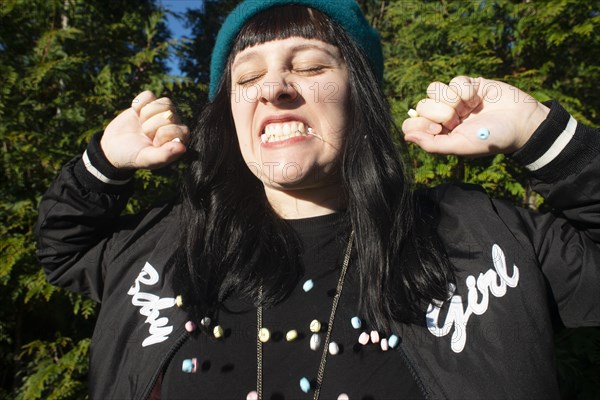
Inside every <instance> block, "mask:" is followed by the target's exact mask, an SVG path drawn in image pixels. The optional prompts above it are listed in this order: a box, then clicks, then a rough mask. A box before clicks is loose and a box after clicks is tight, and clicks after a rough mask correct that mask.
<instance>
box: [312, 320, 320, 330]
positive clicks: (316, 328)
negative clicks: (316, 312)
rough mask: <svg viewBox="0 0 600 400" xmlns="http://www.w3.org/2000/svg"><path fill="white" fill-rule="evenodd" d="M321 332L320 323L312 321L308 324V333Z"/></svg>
mask: <svg viewBox="0 0 600 400" xmlns="http://www.w3.org/2000/svg"><path fill="white" fill-rule="evenodd" d="M320 330H321V323H320V322H319V321H318V320H316V319H313V321H312V322H311V323H310V331H311V332H315V333H316V332H319V331H320Z"/></svg>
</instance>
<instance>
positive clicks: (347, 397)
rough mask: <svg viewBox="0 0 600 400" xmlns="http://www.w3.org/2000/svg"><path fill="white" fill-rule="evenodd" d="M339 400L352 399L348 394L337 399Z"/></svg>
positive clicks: (343, 394)
mask: <svg viewBox="0 0 600 400" xmlns="http://www.w3.org/2000/svg"><path fill="white" fill-rule="evenodd" d="M337 400H350V397H349V396H348V395H347V394H346V393H342V394H340V395H339V396H338V397H337Z"/></svg>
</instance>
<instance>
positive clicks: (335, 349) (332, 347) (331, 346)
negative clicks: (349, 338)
mask: <svg viewBox="0 0 600 400" xmlns="http://www.w3.org/2000/svg"><path fill="white" fill-rule="evenodd" d="M339 352H340V346H338V344H337V343H336V342H331V343H329V354H331V355H332V356H335V355H336V354H338V353H339Z"/></svg>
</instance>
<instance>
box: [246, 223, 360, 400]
mask: <svg viewBox="0 0 600 400" xmlns="http://www.w3.org/2000/svg"><path fill="white" fill-rule="evenodd" d="M353 239H354V231H352V232H351V233H350V238H349V239H348V247H347V248H346V253H345V255H344V263H343V264H342V271H341V272H340V278H339V280H338V284H337V288H336V291H335V296H334V297H333V304H332V306H331V313H330V315H329V323H328V324H327V334H326V335H325V342H324V343H323V353H322V354H321V361H320V363H319V369H318V370H317V381H316V385H315V392H314V395H313V400H318V399H319V394H320V393H321V386H322V385H323V378H324V376H325V366H326V364H327V354H328V352H329V344H330V341H331V333H332V331H333V322H334V321H335V313H336V311H337V307H338V303H339V301H340V297H341V296H342V290H343V288H344V280H345V279H346V272H347V271H348V265H349V264H350V254H351V253H352V241H353ZM259 295H260V297H261V298H262V287H261V288H260V291H259ZM256 324H257V334H256V364H257V365H256V399H258V400H262V398H263V387H262V383H263V351H262V344H263V342H262V341H261V339H260V338H261V330H262V329H263V326H262V324H263V308H262V306H258V307H257V309H256ZM303 379H305V378H303ZM251 393H252V394H253V395H254V393H253V392H251ZM253 397H254V396H253Z"/></svg>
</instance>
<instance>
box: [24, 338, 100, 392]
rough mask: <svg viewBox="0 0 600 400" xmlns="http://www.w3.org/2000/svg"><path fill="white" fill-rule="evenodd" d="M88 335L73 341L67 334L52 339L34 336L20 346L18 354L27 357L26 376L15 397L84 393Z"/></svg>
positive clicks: (85, 390) (85, 388) (85, 389)
mask: <svg viewBox="0 0 600 400" xmlns="http://www.w3.org/2000/svg"><path fill="white" fill-rule="evenodd" d="M89 347H90V339H83V340H80V341H79V342H78V343H73V340H71V339H70V338H67V337H62V336H61V337H58V338H57V339H56V340H55V341H53V342H47V341H41V340H35V341H33V342H30V343H28V344H26V345H25V346H23V352H22V353H21V357H23V358H27V359H30V361H29V362H28V363H27V366H26V367H27V370H28V371H29V372H30V374H29V376H28V378H27V380H25V383H24V384H23V386H22V387H21V388H20V389H19V392H18V394H17V396H16V399H17V400H21V399H26V400H33V399H44V400H46V399H47V400H50V399H52V400H61V399H76V398H79V399H81V398H84V397H86V395H87V386H86V384H85V380H84V378H85V374H86V373H87V371H88V362H87V354H88V350H89Z"/></svg>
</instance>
